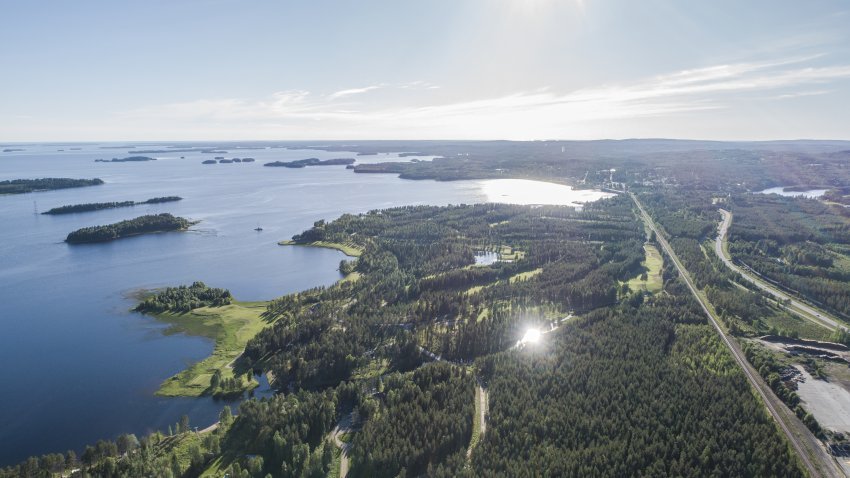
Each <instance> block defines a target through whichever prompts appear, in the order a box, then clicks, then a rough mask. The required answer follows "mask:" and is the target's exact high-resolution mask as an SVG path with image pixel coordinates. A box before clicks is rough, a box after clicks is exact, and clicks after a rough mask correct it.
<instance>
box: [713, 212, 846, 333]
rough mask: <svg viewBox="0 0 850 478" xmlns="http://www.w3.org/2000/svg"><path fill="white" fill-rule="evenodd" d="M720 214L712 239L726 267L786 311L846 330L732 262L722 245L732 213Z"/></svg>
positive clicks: (829, 326) (826, 326) (819, 323)
mask: <svg viewBox="0 0 850 478" xmlns="http://www.w3.org/2000/svg"><path fill="white" fill-rule="evenodd" d="M720 214H722V215H723V221H722V222H721V223H720V228H719V229H718V233H717V238H716V239H715V240H714V252H715V253H717V256H718V257H720V259H721V260H723V263H724V264H726V267H728V268H729V269H732V270H733V271H735V272H737V273H738V274H740V275H741V276H742V277H743V278H744V279H746V280H747V281H748V282H750V283H751V284H753V285H754V286H756V287H758V288H759V289H761V290H763V291H765V292H767V293H769V294H770V295H772V296H774V297H776V298H777V299H779V301H780V304H781V305H783V306H784V307H785V308H786V309H787V310H788V311H790V312H791V313H793V314H794V315H797V316H798V317H800V318H802V319H803V320H808V321H809V322H812V323H814V324H817V325H819V326H821V327H825V328H828V329H830V330H835V329H837V328H839V327H840V328H842V329H844V330H847V327H845V326H844V325H842V324H841V323H840V322H838V321H837V320H836V319H834V318H832V317H831V316H830V315H829V314H827V313H826V312H824V311H822V310H820V309H818V308H816V307H814V306H811V305H809V304H806V303H804V302H800V301H799V300H797V299H795V298H794V297H792V296H790V295H788V294H786V293H785V292H782V291H781V290H779V289H777V288H776V287H774V286H772V285H770V284H769V283H768V282H765V281H763V280H761V279H759V278H758V277H756V276H755V275H754V274H752V273H751V272H749V271H747V270H745V269H744V268H742V267H738V266H737V265H735V263H734V262H732V258H731V257H729V256H728V255H727V254H726V248H725V247H724V245H725V242H726V235H727V234H728V233H729V226H730V225H731V224H732V213H730V212H729V211H727V210H725V209H721V210H720Z"/></svg>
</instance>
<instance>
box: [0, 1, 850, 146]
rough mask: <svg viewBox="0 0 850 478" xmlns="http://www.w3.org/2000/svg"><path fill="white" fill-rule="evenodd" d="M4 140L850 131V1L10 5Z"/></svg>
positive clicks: (2, 101)
mask: <svg viewBox="0 0 850 478" xmlns="http://www.w3.org/2000/svg"><path fill="white" fill-rule="evenodd" d="M0 18H2V19H3V20H2V28H0V141H3V142H15V141H160V140H162V141H166V140H168V141H177V140H222V141H223V140H252V139H255V140H332V139H340V140H347V139H512V140H537V139H567V140H569V139H601V138H615V139H622V138H643V137H654V138H658V137H664V138H683V139H716V140H771V139H801V138H809V139H850V27H848V25H850V3H848V2H846V1H839V0H836V1H821V0H812V1H805V2H801V1H799V0H769V1H761V0H748V1H746V2H741V1H740V0H712V1H704V0H641V1H635V0H420V1H416V2H414V1H404V0H357V1H354V0H337V1H327V0H274V1H265V0H252V1H244V0H242V1H236V0H204V1H199V0H198V1H195V0H185V1H181V0H144V1H136V0H122V1H120V2H117V1H114V0H108V1H99V0H79V1H73V2H71V1H67V0H53V1H51V0H43V1H19V0H14V1H13V0H0Z"/></svg>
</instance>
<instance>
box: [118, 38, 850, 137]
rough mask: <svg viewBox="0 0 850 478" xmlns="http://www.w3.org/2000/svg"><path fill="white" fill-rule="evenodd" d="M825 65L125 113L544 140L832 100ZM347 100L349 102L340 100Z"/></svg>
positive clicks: (298, 127) (836, 77)
mask: <svg viewBox="0 0 850 478" xmlns="http://www.w3.org/2000/svg"><path fill="white" fill-rule="evenodd" d="M820 58H821V57H820V56H818V55H816V56H808V57H794V58H780V59H773V60H769V61H753V62H738V63H730V64H721V65H712V66H707V67H701V68H694V69H687V70H682V71H676V72H671V73H667V74H663V75H658V76H655V77H651V78H645V79H641V80H638V81H634V82H631V83H618V84H607V85H599V86H592V87H587V88H582V89H577V90H573V91H568V92H558V91H557V89H556V88H540V89H537V90H528V91H518V92H514V93H510V94H505V95H502V96H495V97H485V98H478V99H473V100H465V101H458V102H445V103H436V102H434V97H433V95H430V94H428V90H433V89H436V85H432V84H430V83H427V82H424V81H417V82H411V83H407V84H397V85H389V84H378V85H372V86H366V87H359V88H350V89H343V90H339V91H336V92H332V93H329V94H322V93H319V94H314V93H310V92H307V91H302V90H293V91H282V92H277V93H274V94H273V95H271V97H270V98H267V99H264V100H259V101H257V100H254V101H249V100H246V99H216V100H197V101H191V102H186V103H175V104H168V105H162V106H157V107H151V108H145V109H143V110H136V111H133V112H130V113H128V114H127V115H126V116H127V117H128V118H129V117H149V118H152V117H156V118H160V119H161V118H173V119H194V120H198V121H204V120H215V121H219V122H242V123H245V122H256V123H262V124H264V125H288V126H287V128H286V131H287V133H288V134H290V135H293V134H294V135H300V136H311V135H314V134H315V130H313V129H311V128H313V126H311V125H310V123H311V122H315V121H320V122H322V131H323V133H322V134H323V136H324V137H332V136H337V135H336V134H335V131H339V132H346V133H349V134H350V135H364V136H369V137H383V136H391V135H393V134H394V133H396V132H399V131H420V132H422V133H423V134H428V135H430V136H441V137H448V136H454V135H464V134H465V135H467V136H470V137H481V136H483V137H514V138H516V137H521V138H527V137H543V136H551V135H553V134H557V132H558V131H565V130H566V129H568V128H571V127H574V126H576V125H582V124H586V123H588V122H599V121H610V120H625V119H632V118H642V117H657V116H664V115H674V114H681V113H688V112H698V111H706V110H715V109H721V108H734V107H735V106H736V105H737V104H739V103H740V102H742V101H748V100H761V101H764V100H768V99H774V100H781V99H787V98H795V97H803V96H812V95H823V94H828V93H829V92H830V90H829V89H827V88H824V85H829V84H831V83H834V82H837V81H840V80H844V79H848V78H850V65H832V66H812V65H813V63H815V60H818V59H820ZM818 87H819V88H818ZM383 89H393V90H396V92H397V94H398V92H404V93H403V94H402V95H401V99H400V100H399V99H398V98H396V97H393V101H392V102H389V103H387V101H381V99H382V98H381V96H380V95H379V90H383ZM367 92H374V95H370V97H369V99H370V100H372V101H365V98H360V97H359V96H358V95H362V94H364V93H367ZM770 92H773V96H767V97H766V96H765V93H770ZM397 94H396V95H395V96H397ZM341 99H345V101H344V102H340V101H339V100H341ZM399 101H401V102H399ZM535 132H537V133H536V134H535Z"/></svg>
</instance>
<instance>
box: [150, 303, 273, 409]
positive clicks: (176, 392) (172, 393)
mask: <svg viewBox="0 0 850 478" xmlns="http://www.w3.org/2000/svg"><path fill="white" fill-rule="evenodd" d="M266 304H267V302H234V303H233V304H231V305H226V306H223V307H201V308H198V309H194V310H192V311H191V312H187V313H185V314H175V313H171V312H167V313H163V314H157V315H156V317H157V319H159V320H161V321H163V322H166V323H168V324H171V327H169V328H168V329H167V330H166V334H176V333H184V334H187V335H194V336H200V337H208V338H210V339H213V340H215V347H214V349H213V352H212V354H211V355H210V356H209V357H207V358H205V359H204V360H202V361H200V362H197V363H195V364H193V365H191V366H190V367H189V368H187V369H185V370H183V371H182V372H180V373H178V374H177V375H174V376H173V377H171V378H169V379H167V380H166V381H165V382H163V383H162V385H161V386H160V387H159V390H157V392H156V394H157V395H161V396H167V397H198V396H201V395H203V394H204V393H205V392H206V391H207V389H208V388H209V386H210V379H211V378H212V375H213V373H214V372H215V371H216V370H221V373H222V376H223V377H224V378H230V377H233V370H232V369H231V368H230V367H229V366H228V365H229V364H231V362H233V361H234V360H235V359H236V358H237V357H238V356H239V355H240V354H241V353H242V351H243V350H244V349H245V344H247V343H248V340H250V339H251V338H252V337H254V336H255V335H257V333H258V332H259V331H260V330H262V329H263V328H264V327H266V326H267V325H269V324H268V322H266V320H265V319H263V318H262V317H261V315H262V313H263V312H265V310H266ZM257 385H258V383H257V382H256V381H254V380H251V383H247V382H245V383H244V386H245V389H246V390H249V389H251V388H254V387H256V386H257Z"/></svg>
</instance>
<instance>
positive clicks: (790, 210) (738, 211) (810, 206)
mask: <svg viewBox="0 0 850 478" xmlns="http://www.w3.org/2000/svg"><path fill="white" fill-rule="evenodd" d="M731 210H732V212H733V213H734V220H733V222H732V228H731V229H730V232H729V241H730V242H729V252H730V253H731V254H732V257H733V258H734V259H735V260H737V261H738V262H739V263H741V264H743V265H746V266H747V267H750V268H752V269H753V270H755V271H756V272H758V273H759V274H761V275H762V276H763V277H765V278H767V279H768V280H770V281H772V282H774V283H778V284H781V286H782V287H783V288H785V289H786V290H790V291H793V292H795V293H797V294H799V295H801V296H803V297H805V298H806V299H808V300H810V301H812V302H814V303H816V304H818V305H820V306H822V307H825V308H827V309H828V310H830V311H832V312H833V313H836V314H839V315H841V316H843V317H845V318H847V317H850V211H848V210H847V209H846V208H845V207H843V206H836V205H829V204H824V203H823V202H820V201H817V200H814V199H805V198H790V197H782V196H778V195H775V194H770V195H753V194H750V195H736V196H733V198H732V203H731Z"/></svg>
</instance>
